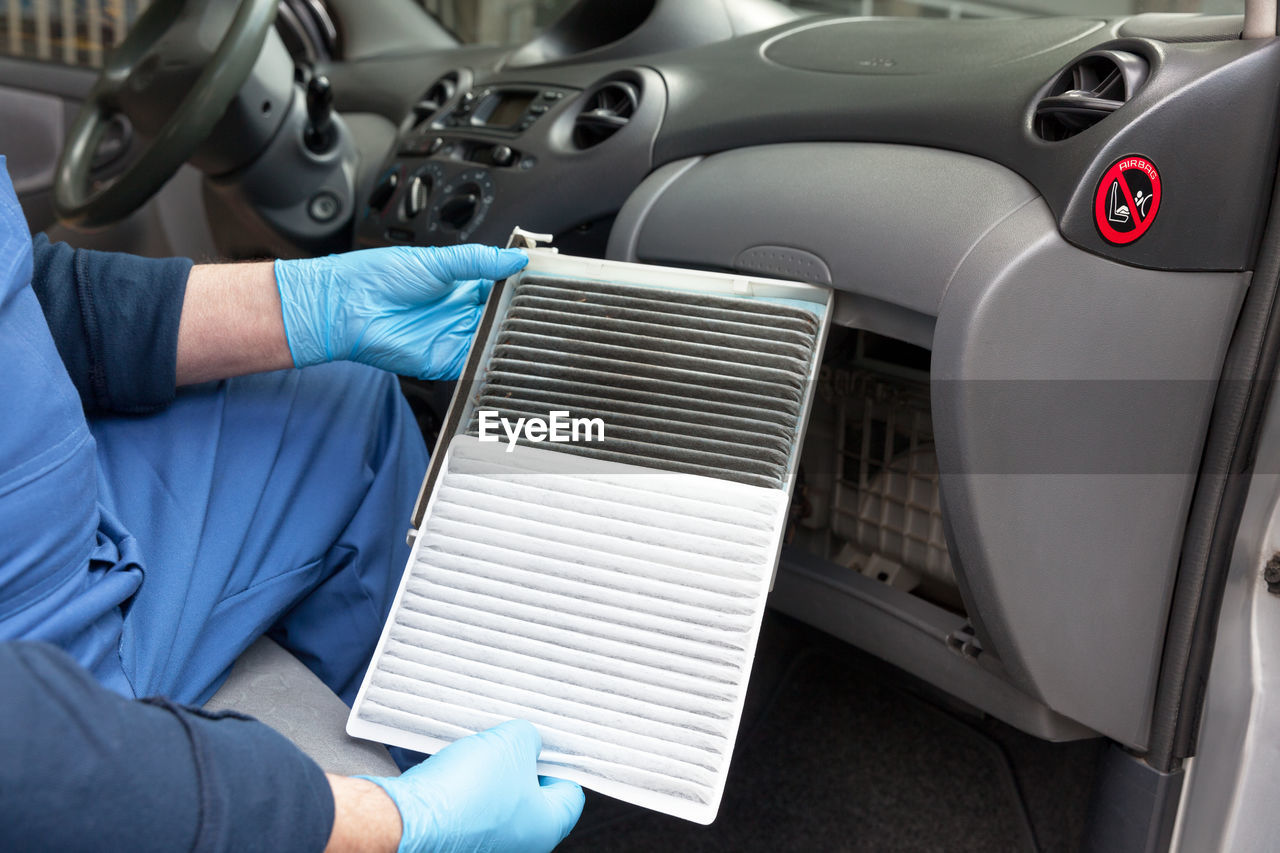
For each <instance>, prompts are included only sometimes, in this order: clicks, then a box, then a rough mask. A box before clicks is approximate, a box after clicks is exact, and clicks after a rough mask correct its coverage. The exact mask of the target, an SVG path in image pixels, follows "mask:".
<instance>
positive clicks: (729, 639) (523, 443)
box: [347, 249, 831, 823]
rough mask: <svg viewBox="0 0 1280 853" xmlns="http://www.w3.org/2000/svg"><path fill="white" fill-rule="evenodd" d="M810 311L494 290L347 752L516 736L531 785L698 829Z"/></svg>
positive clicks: (635, 295)
mask: <svg viewBox="0 0 1280 853" xmlns="http://www.w3.org/2000/svg"><path fill="white" fill-rule="evenodd" d="M830 304H831V293H830V291H829V290H827V289H825V288H819V287H814V286H811V285H804V284H795V283H791V282H782V281H772V280H767V279H759V278H753V277H745V276H732V275H721V274H714V273H703V272H693V271H689V270H678V269H665V268H660V267H648V266H640V265H635V264H622V263H611V262H603V261H595V260H587V259H582V258H570V257H561V256H559V255H556V254H555V253H554V252H553V251H549V250H544V249H535V250H532V251H531V252H530V263H529V266H528V267H527V268H526V269H525V270H524V271H523V272H522V273H520V274H518V275H516V276H513V277H512V278H510V279H508V280H507V281H506V282H503V283H500V284H499V285H498V286H497V287H495V289H494V294H493V296H492V297H491V298H490V300H489V304H488V306H487V307H486V311H485V316H484V317H483V318H482V320H481V324H480V330H479V332H478V333H477V337H476V342H475V344H474V345H473V347H472V351H471V354H470V355H469V357H468V361H467V366H466V368H465V371H464V375H463V380H462V381H461V382H460V383H459V385H458V391H457V393H456V395H455V397H454V400H453V405H452V406H451V408H450V411H449V415H448V417H447V419H446V424H445V428H444V430H443V431H442V434H441V440H440V446H439V447H438V448H437V452H436V453H435V455H434V456H433V458H432V461H431V468H430V469H429V470H428V472H427V477H426V480H425V481H424V483H423V489H422V494H421V495H420V497H419V500H418V506H417V507H416V508H415V511H414V529H415V531H414V532H413V533H411V535H412V536H413V549H412V552H411V554H410V557H409V564H408V566H407V568H406V571H405V574H404V580H403V581H402V583H401V587H400V591H399V594H398V596H397V598H396V601H395V604H394V605H393V608H392V611H391V615H390V617H389V618H388V620H387V624H386V628H385V630H384V631H383V635H382V638H381V640H380V642H379V644H378V648H377V651H376V652H375V654H374V658H373V662H372V664H371V666H370V668H369V672H368V674H367V675H366V677H365V681H364V684H363V685H362V687H361V689H360V693H359V696H358V697H357V698H356V702H355V706H354V708H353V709H352V712H351V717H350V720H349V722H348V724H347V731H348V732H349V733H350V734H352V735H354V736H356V737H362V738H369V739H372V740H378V741H382V742H384V743H390V744H395V745H398V746H404V747H409V748H411V749H416V750H420V751H422V752H428V753H431V752H435V751H437V750H438V749H440V748H441V747H443V746H445V745H446V744H448V743H450V742H451V741H453V740H456V739H457V738H459V737H462V736H465V735H468V734H471V733H473V732H477V731H480V730H483V729H486V728H489V727H490V726H493V725H496V724H497V723H499V722H502V721H503V720H507V719H511V718H523V719H527V720H529V721H530V722H532V723H533V724H534V725H535V726H537V728H538V730H539V732H540V733H541V735H542V741H543V750H542V755H541V759H540V762H539V765H538V772H539V773H541V774H544V775H549V776H558V777H561V778H565V779H571V780H573V781H575V782H578V783H579V784H581V785H583V786H586V787H589V788H593V789H595V790H597V791H600V792H601V793H604V794H607V795H610V796H613V797H617V798H618V799H622V800H626V801H628V802H631V803H636V804H638V805H641V806H646V807H648V808H652V809H656V810H658V811H662V812H666V813H668V814H672V815H677V816H679V817H683V818H686V819H689V820H693V821H697V822H699V823H710V822H711V821H712V820H714V819H715V816H716V812H717V810H718V809H719V805H720V799H721V796H722V794H723V791H724V785H725V779H726V776H727V774H728V769H729V760H730V757H731V756H732V753H733V746H734V741H735V739H736V737H737V732H738V724H739V720H740V717H741V714H742V705H743V700H744V698H745V695H746V689H747V679H748V676H749V675H750V672H751V663H752V659H753V657H754V654H755V646H756V640H757V637H758V635H759V631H760V623H761V619H762V618H763V615H764V607H765V598H766V596H767V594H768V592H769V588H770V586H771V584H772V579H773V574H774V571H775V569H776V566H777V559H778V549H779V547H780V544H781V541H782V535H783V531H784V528H785V525H786V520H787V515H788V509H789V505H790V494H791V486H792V484H793V481H794V478H795V472H796V465H797V457H798V450H799V447H800V442H801V438H802V433H803V428H804V423H805V419H806V416H807V414H808V407H809V403H810V399H811V396H812V389H813V384H814V383H813V379H814V376H815V371H816V369H817V365H818V359H819V356H820V353H821V351H822V343H823V340H824V337H825V332H826V324H827V319H828V316H829V314H830Z"/></svg>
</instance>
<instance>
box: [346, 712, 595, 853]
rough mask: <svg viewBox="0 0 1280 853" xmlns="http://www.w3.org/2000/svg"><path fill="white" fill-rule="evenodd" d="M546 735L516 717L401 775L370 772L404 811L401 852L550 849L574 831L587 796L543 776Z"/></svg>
mask: <svg viewBox="0 0 1280 853" xmlns="http://www.w3.org/2000/svg"><path fill="white" fill-rule="evenodd" d="M541 749H542V738H541V737H539V735H538V730H537V729H535V728H534V727H533V726H532V725H531V724H529V723H526V722H525V721H524V720H511V721H509V722H506V723H502V724H501V725H498V726H494V727H493V728H491V729H489V730H488V731H484V732H480V733H479V734H475V735H471V736H470V737H466V738H463V739H462V740H459V741H455V742H454V743H451V744H449V745H448V746H446V747H445V748H444V749H442V750H440V751H439V752H437V753H436V754H435V755H433V756H431V758H428V759H427V760H426V761H424V762H422V763H421V764H419V765H418V766H416V767H411V768H409V769H408V770H406V771H405V772H404V773H403V774H402V775H401V776H399V777H395V778H374V777H372V776H362V777H360V778H362V779H368V780H369V781H370V782H373V783H374V784H376V785H378V786H379V787H381V788H382V790H384V791H386V792H387V794H388V796H390V797H391V799H392V800H393V801H395V804H396V808H397V809H399V810H400V820H401V822H402V823H403V824H404V832H403V834H402V835H401V837H400V848H399V853H417V851H423V853H428V851H429V853H464V851H477V853H478V851H484V853H547V851H549V850H551V849H552V848H553V847H555V846H556V845H557V844H559V843H560V842H561V841H562V840H563V839H564V837H565V836H566V835H568V834H569V830H571V829H573V827H574V824H576V823H577V822H578V817H579V816H580V815H581V814H582V806H583V803H584V802H585V798H584V796H583V793H582V789H581V788H580V787H578V786H577V785H575V784H574V783H573V782H566V781H564V780H562V779H552V778H549V777H541V778H540V777H539V776H538V774H537V761H538V752H539V751H541Z"/></svg>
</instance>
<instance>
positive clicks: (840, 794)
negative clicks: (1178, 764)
mask: <svg viewBox="0 0 1280 853" xmlns="http://www.w3.org/2000/svg"><path fill="white" fill-rule="evenodd" d="M789 622H790V620H785V621H784V622H782V623H779V620H778V617H772V618H771V620H770V621H768V622H766V632H765V635H764V636H762V643H761V655H760V657H759V659H758V661H757V666H756V672H755V674H754V675H753V678H752V695H750V696H749V697H748V711H747V714H746V715H745V716H744V726H743V729H742V734H741V735H740V737H739V741H738V749H737V752H736V755H735V758H734V763H733V766H732V768H731V769H730V772H729V782H728V787H727V788H726V790H725V796H724V801H723V804H722V805H721V808H720V814H719V817H718V818H717V820H716V822H715V823H714V824H713V825H711V826H710V827H701V826H697V825H695V824H691V823H688V822H685V821H682V820H678V819H675V818H670V817H667V816H665V815H660V814H656V813H653V812H648V811H645V810H642V809H636V808H634V807H631V806H626V805H625V804H622V803H618V802H616V801H613V800H609V799H608V798H604V797H598V796H595V795H592V796H591V797H590V798H589V800H588V805H587V811H586V813H585V814H584V815H583V819H582V822H581V823H580V824H579V827H578V829H577V830H576V831H575V832H574V833H573V834H572V835H571V836H570V837H569V838H568V839H567V840H566V841H565V842H564V844H562V845H561V847H560V848H558V849H559V850H561V851H569V852H570V853H577V852H578V851H664V853H666V851H729V850H733V851H776V850H803V851H809V850H823V851H826V850H830V851H872V850H874V851H894V850H902V851H906V850H911V851H933V850H937V851H944V850H945V851H1005V850H1008V851H1024V850H1034V849H1036V842H1035V833H1036V831H1037V830H1036V829H1033V828H1032V825H1031V823H1030V821H1029V820H1028V812H1027V809H1026V807H1025V806H1024V804H1023V798H1022V796H1021V794H1020V791H1019V780H1018V778H1017V776H1016V770H1015V767H1014V766H1013V765H1012V764H1011V761H1010V756H1011V754H1012V750H1013V749H1014V748H1016V747H1017V746H1018V743H1019V742H1020V741H1019V739H1021V738H1025V737H1026V736H1023V735H1021V734H1020V733H1017V732H1012V730H1009V732H1012V734H1013V736H1014V737H1013V740H1014V745H1013V747H1011V746H1010V745H1009V743H1007V742H1005V741H1006V739H1005V738H1001V737H997V736H996V734H995V733H993V732H989V731H987V729H990V728H991V723H992V721H985V722H984V721H976V720H975V721H965V720H962V719H961V718H960V717H957V716H954V715H952V714H950V713H948V712H945V711H943V710H940V709H939V708H938V707H937V706H935V705H933V704H932V703H931V702H929V701H926V700H925V699H922V698H920V697H918V696H916V695H914V694H913V693H911V692H908V691H907V690H903V689H901V688H900V687H899V686H897V684H896V683H895V679H894V678H893V677H892V676H888V677H886V675H885V670H884V669H883V668H878V667H876V666H871V667H868V666H862V665H858V664H857V663H856V662H855V663H853V664H851V663H850V661H851V659H853V660H855V661H856V660H857V658H858V656H859V654H860V653H857V652H854V651H853V650H852V649H848V647H846V646H842V645H839V644H837V645H836V646H832V644H830V643H825V642H822V641H821V640H817V641H813V638H812V637H810V636H809V635H807V634H806V633H805V632H806V631H808V630H809V629H807V628H805V627H804V626H799V625H798V624H795V623H791V624H788V623H789ZM771 623H772V624H771ZM823 639H829V638H823ZM842 650H843V651H842ZM994 725H995V726H997V727H999V726H1001V725H1002V724H999V723H995V724H994ZM1004 728H1006V729H1007V727H1004ZM1027 740H1028V741H1032V742H1034V744H1024V746H1026V747H1028V748H1030V749H1032V750H1034V748H1035V746H1036V745H1043V746H1044V747H1047V748H1048V749H1047V751H1041V752H1039V753H1036V755H1037V757H1038V758H1040V759H1042V760H1041V764H1042V765H1046V764H1047V766H1048V767H1049V768H1050V774H1051V775H1057V774H1052V772H1051V770H1052V768H1054V767H1058V768H1060V769H1062V770H1063V775H1061V776H1058V778H1056V779H1054V780H1052V781H1050V780H1047V779H1046V780H1045V781H1046V782H1050V784H1051V785H1053V786H1054V788H1056V791H1055V790H1053V789H1050V791H1048V792H1039V791H1038V792H1037V795H1041V794H1045V793H1048V794H1049V796H1057V797H1059V798H1062V797H1067V798H1070V799H1071V802H1070V803H1067V804H1066V805H1067V806H1068V807H1069V808H1068V809H1067V813H1066V814H1065V816H1063V815H1053V814H1049V815H1047V816H1045V819H1046V820H1049V821H1051V822H1052V820H1054V819H1055V818H1057V822H1058V824H1064V823H1075V824H1078V823H1080V820H1079V819H1078V818H1079V817H1080V814H1082V812H1081V809H1082V808H1083V805H1081V807H1080V808H1076V807H1075V806H1074V805H1073V804H1074V802H1075V801H1079V802H1080V803H1081V804H1083V802H1084V800H1085V799H1087V790H1085V789H1083V788H1082V786H1085V785H1087V781H1088V779H1089V778H1090V777H1091V767H1092V759H1091V756H1092V755H1093V750H1092V748H1090V747H1087V746H1085V747H1083V748H1082V749H1076V750H1073V751H1072V750H1069V751H1070V752H1071V756H1072V758H1071V761H1070V762H1068V765H1062V762H1061V761H1059V757H1060V756H1061V755H1062V753H1061V752H1060V750H1061V749H1062V748H1063V745H1057V744H1042V742H1039V741H1036V740H1035V739H1034V738H1027ZM1067 746H1068V747H1071V746H1075V745H1067ZM1046 756H1048V757H1047V758H1046ZM1014 759H1015V761H1016V759H1017V757H1016V756H1014ZM1037 775H1039V774H1037ZM1024 784H1025V781H1024ZM1028 799H1029V800H1033V801H1034V799H1035V797H1030V798H1028ZM1035 805H1036V804H1035V803H1034V802H1033V811H1034V806H1035ZM1078 830H1079V826H1074V825H1073V826H1065V828H1064V827H1062V826H1059V827H1051V828H1049V831H1050V832H1051V833H1052V836H1051V837H1050V838H1045V837H1044V836H1045V834H1046V827H1044V826H1042V827H1039V828H1038V831H1039V833H1040V835H1041V838H1040V841H1041V844H1042V845H1043V848H1044V849H1069V848H1070V847H1072V846H1074V844H1073V843H1072V842H1071V841H1070V839H1069V838H1067V837H1066V835H1068V834H1070V835H1074V834H1075V833H1076V832H1077V831H1078ZM1077 837H1078V836H1077Z"/></svg>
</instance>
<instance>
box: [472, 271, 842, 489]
mask: <svg viewBox="0 0 1280 853" xmlns="http://www.w3.org/2000/svg"><path fill="white" fill-rule="evenodd" d="M547 305H556V306H559V307H558V308H557V309H556V310H554V311H552V310H548V309H547V307H546V306H547ZM579 312H581V313H579ZM637 315H639V316H637ZM560 318H563V319H560ZM747 318H750V319H751V322H750V324H748V323H746V322H744V320H745V319H747ZM675 319H678V320H680V321H681V322H679V323H673V322H669V321H670V320H675ZM691 320H692V321H693V323H692V324H691V323H690V321H691ZM748 328H749V330H750V331H749V333H747V330H748ZM817 328H818V323H817V318H816V317H815V316H814V315H813V314H812V313H810V312H808V311H805V310H804V309H800V308H795V307H792V306H789V305H779V304H774V303H770V302H766V301H748V300H743V299H733V298H729V297H722V296H715V295H710V294H699V293H681V292H674V291H666V290H657V289H653V290H645V289H641V288H635V287H631V288H620V287H617V286H615V285H609V284H605V283H597V282H583V281H576V280H574V281H556V280H554V279H548V278H541V277H531V278H528V279H525V280H523V281H522V282H521V283H520V284H519V285H517V286H516V288H515V290H514V292H513V294H512V298H511V303H510V306H509V307H508V309H507V315H506V318H505V319H504V320H503V322H502V324H501V326H500V327H499V329H498V332H497V335H496V344H495V346H494V350H493V355H492V358H491V361H490V372H489V373H488V374H487V376H486V379H485V381H484V382H483V384H482V385H481V387H480V389H479V391H478V393H477V396H476V401H477V407H476V410H475V412H474V413H473V415H472V419H471V421H470V423H469V424H468V425H467V433H468V434H470V435H479V433H480V412H481V411H483V410H491V411H494V412H497V413H498V414H499V415H500V416H501V417H502V418H505V419H508V420H512V421H514V420H516V419H519V418H522V417H526V418H527V417H543V418H545V417H546V416H547V415H548V413H549V412H550V411H552V410H564V411H568V412H570V413H571V415H572V416H573V417H585V418H599V419H600V421H601V422H602V423H603V424H605V425H606V428H605V437H604V439H603V440H602V441H595V442H591V443H576V444H573V445H561V446H555V447H552V448H550V449H554V450H561V451H563V452H566V453H572V454H575V455H579V456H586V457H590V458H598V459H609V460H614V461H626V462H629V463H631V464H648V465H653V466H655V467H658V468H662V469H665V470H676V471H684V472H687V473H694V474H700V475H704V476H714V477H720V478H722V479H727V480H735V481H737V482H743V483H750V484H754V485H765V486H773V487H775V488H776V487H778V486H780V485H781V483H782V482H783V480H784V479H785V477H786V473H787V460H788V458H789V456H790V451H791V447H792V444H793V442H794V440H795V422H794V415H793V414H790V412H787V414H789V415H790V417H789V419H788V420H789V421H790V423H789V425H788V424H786V423H785V422H775V423H774V424H773V425H770V424H769V423H768V419H767V416H766V418H765V420H764V422H762V421H761V417H760V415H759V414H757V413H758V412H759V410H760V409H769V408H774V407H776V401H779V400H781V401H785V403H788V404H790V405H789V406H787V407H786V408H788V409H790V410H791V412H794V411H796V410H798V407H799V405H800V401H801V400H802V398H803V395H804V391H805V388H804V385H805V382H806V377H807V375H808V367H809V362H810V360H811V359H812V356H813V347H814V345H815V342H816V339H817ZM726 330H731V331H726ZM549 366H558V367H562V368H566V369H582V368H586V369H589V370H593V371H596V372H599V373H604V374H612V375H614V376H617V375H623V376H630V377H635V378H638V379H643V380H649V381H650V382H653V383H655V384H656V387H652V388H651V389H650V391H649V393H648V394H646V395H645V396H644V397H643V398H641V399H643V400H645V401H648V400H649V399H650V395H651V394H652V393H653V391H658V392H659V393H662V394H664V395H665V396H668V397H676V398H681V399H682V400H684V405H683V406H682V407H681V409H680V412H681V413H680V414H676V415H674V416H672V415H671V414H669V413H668V412H664V411H663V410H662V409H661V407H659V406H657V405H654V404H653V403H649V402H646V403H645V404H644V405H645V408H644V409H639V408H637V405H636V401H626V400H619V399H618V398H617V396H616V395H614V394H600V393H598V390H597V389H598V387H599V386H597V387H596V388H592V387H591V386H589V385H584V384H583V383H581V382H574V381H564V380H563V379H561V380H559V381H557V380H556V379H555V378H552V377H549V376H547V375H546V374H545V369H546V368H547V367H549ZM529 377H540V381H539V382H537V383H536V384H534V385H529V384H527V383H528V381H529V380H528V378H529ZM606 381H607V380H606ZM601 384H602V385H603V384H604V383H603V382H602V383H601ZM704 389H707V390H712V389H725V390H728V391H731V392H734V393H738V394H743V395H747V396H748V397H751V398H755V399H756V401H759V403H760V405H759V408H756V407H750V406H744V407H743V409H742V411H740V412H726V410H725V409H724V408H723V407H722V406H719V405H715V406H707V405H705V404H704V403H703V400H704V398H705V399H708V400H710V397H708V396H707V395H706V394H705V393H704ZM765 401H770V402H765ZM711 402H715V403H719V402H720V401H714V400H711ZM775 410H776V409H775ZM788 426H789V428H788Z"/></svg>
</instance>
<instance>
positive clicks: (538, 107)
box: [529, 104, 551, 116]
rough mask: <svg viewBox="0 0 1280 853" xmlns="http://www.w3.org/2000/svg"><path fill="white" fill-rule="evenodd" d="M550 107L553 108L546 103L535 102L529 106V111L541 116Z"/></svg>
mask: <svg viewBox="0 0 1280 853" xmlns="http://www.w3.org/2000/svg"><path fill="white" fill-rule="evenodd" d="M549 109H551V108H550V107H548V106H547V105H546V104H534V105H533V106H531V107H529V112H531V113H533V114H534V115H536V116H540V115H542V114H543V113H545V112H546V111H547V110H549Z"/></svg>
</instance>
